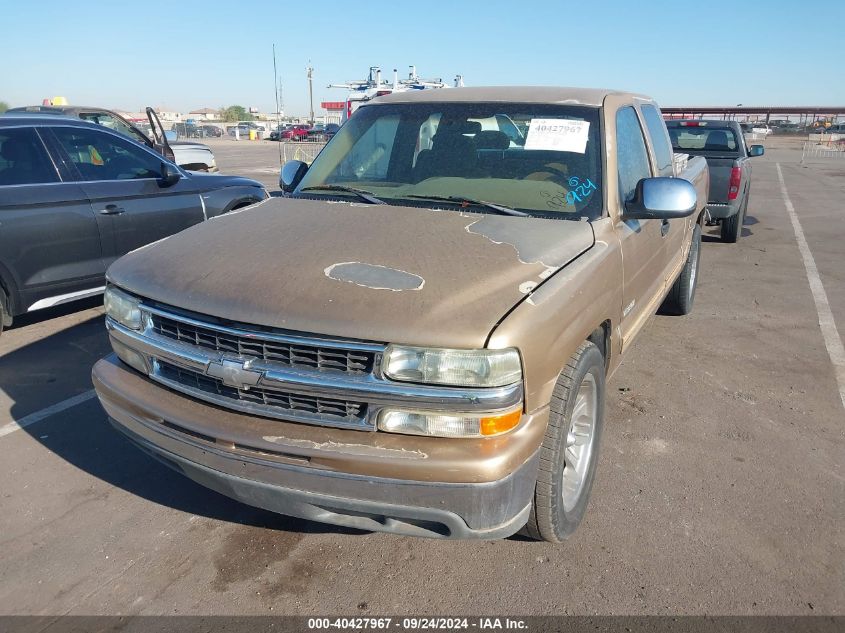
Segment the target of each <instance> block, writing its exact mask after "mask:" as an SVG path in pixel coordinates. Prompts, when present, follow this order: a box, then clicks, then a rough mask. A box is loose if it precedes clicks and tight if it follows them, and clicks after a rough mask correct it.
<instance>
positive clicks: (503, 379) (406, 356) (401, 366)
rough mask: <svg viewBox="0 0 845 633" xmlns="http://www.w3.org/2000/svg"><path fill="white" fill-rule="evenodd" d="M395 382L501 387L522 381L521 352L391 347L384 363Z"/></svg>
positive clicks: (387, 374)
mask: <svg viewBox="0 0 845 633" xmlns="http://www.w3.org/2000/svg"><path fill="white" fill-rule="evenodd" d="M382 371H383V372H384V375H385V376H387V377H388V378H392V379H393V380H401V381H404V382H417V383H424V384H431V385H446V386H452V387H501V386H504V385H510V384H513V383H515V382H519V381H520V380H521V379H522V363H521V362H520V360H519V352H517V351H516V350H515V349H514V348H512V347H511V348H506V349H444V348H435V347H408V346H405V345H388V346H387V349H386V350H385V352H384V360H383V362H382Z"/></svg>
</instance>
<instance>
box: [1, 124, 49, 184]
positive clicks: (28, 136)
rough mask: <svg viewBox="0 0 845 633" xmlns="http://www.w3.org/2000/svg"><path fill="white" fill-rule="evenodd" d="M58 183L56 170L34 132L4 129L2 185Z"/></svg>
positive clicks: (28, 129)
mask: <svg viewBox="0 0 845 633" xmlns="http://www.w3.org/2000/svg"><path fill="white" fill-rule="evenodd" d="M58 180H59V176H58V174H57V173H56V168H55V167H54V166H53V163H52V162H51V161H50V157H49V156H48V155H47V151H46V150H45V149H44V145H43V144H42V143H41V139H40V138H38V134H37V133H36V132H35V129H34V128H14V129H0V185H32V184H41V183H48V182H57V181H58Z"/></svg>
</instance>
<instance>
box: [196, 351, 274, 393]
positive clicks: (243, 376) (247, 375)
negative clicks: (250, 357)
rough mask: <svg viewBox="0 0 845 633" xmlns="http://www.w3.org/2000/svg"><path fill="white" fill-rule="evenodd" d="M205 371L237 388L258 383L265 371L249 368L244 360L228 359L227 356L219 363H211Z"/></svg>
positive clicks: (225, 383)
mask: <svg viewBox="0 0 845 633" xmlns="http://www.w3.org/2000/svg"><path fill="white" fill-rule="evenodd" d="M205 373H206V374H207V375H209V376H211V377H212V378H217V379H218V380H219V381H220V382H222V383H223V384H224V385H228V386H229V387H235V388H236V389H243V388H248V387H250V386H252V385H257V384H258V381H259V380H261V376H262V375H263V372H260V371H255V370H253V369H248V368H247V366H246V363H244V362H243V361H240V360H226V359H225V358H224V359H223V360H222V362H219V363H216V362H211V363H209V364H208V369H207V370H206V371H205Z"/></svg>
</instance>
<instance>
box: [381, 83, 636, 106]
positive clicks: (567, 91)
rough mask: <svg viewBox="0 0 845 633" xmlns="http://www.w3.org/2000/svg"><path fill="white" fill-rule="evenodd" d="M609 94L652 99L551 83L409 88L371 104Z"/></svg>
mask: <svg viewBox="0 0 845 633" xmlns="http://www.w3.org/2000/svg"><path fill="white" fill-rule="evenodd" d="M609 95H616V96H629V97H631V98H632V99H642V100H645V101H652V99H651V98H650V97H647V96H645V95H639V94H634V93H626V92H622V91H619V90H609V89H595V88H558V87H552V86H477V87H476V86H473V87H470V88H450V89H449V90H409V91H405V92H394V93H392V94H389V95H384V96H381V97H378V98H377V99H374V100H373V101H372V103H373V104H388V103H425V102H429V103H451V102H474V101H477V102H488V103H489V102H497V101H500V102H505V103H547V104H569V105H582V106H594V107H599V106H601V105H602V104H603V103H604V100H605V98H606V97H607V96H609Z"/></svg>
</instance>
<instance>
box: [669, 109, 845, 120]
mask: <svg viewBox="0 0 845 633" xmlns="http://www.w3.org/2000/svg"><path fill="white" fill-rule="evenodd" d="M660 110H661V111H662V112H663V114H664V115H669V116H672V117H673V118H675V117H678V116H680V117H688V118H698V117H701V116H703V115H705V114H707V115H720V116H721V118H724V119H728V118H730V119H734V118H736V117H737V115H740V116H744V117H745V118H752V117H753V118H754V119H757V120H759V119H760V118H762V117H765V121H766V122H767V123H768V122H769V118H770V117H771V116H772V115H778V114H780V115H792V116H796V115H797V116H800V118H801V120H802V121H804V120H807V121H809V120H812V121H815V120H816V119H818V118H820V117H821V118H829V119H834V118H836V117H838V116H845V105H842V106H744V105H738V106H684V107H670V108H663V107H661V108H660Z"/></svg>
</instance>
